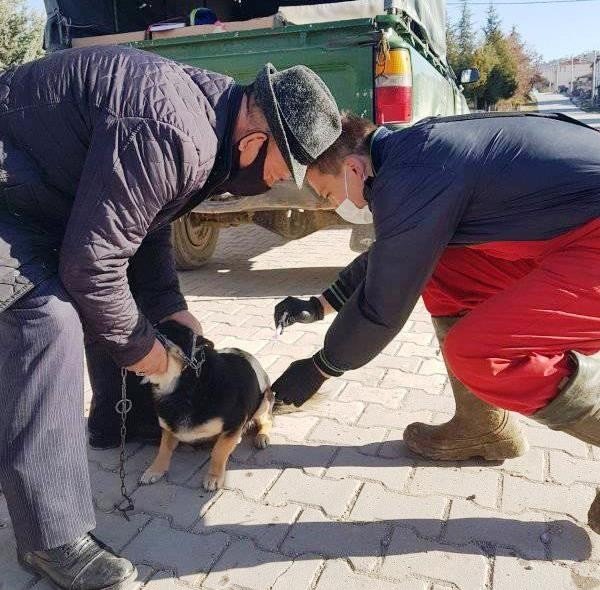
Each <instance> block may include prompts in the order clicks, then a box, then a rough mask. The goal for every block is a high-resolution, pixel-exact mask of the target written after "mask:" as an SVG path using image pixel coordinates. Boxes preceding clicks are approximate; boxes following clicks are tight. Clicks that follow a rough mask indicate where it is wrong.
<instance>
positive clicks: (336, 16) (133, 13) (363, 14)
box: [44, 0, 478, 270]
mask: <svg viewBox="0 0 600 590" xmlns="http://www.w3.org/2000/svg"><path fill="white" fill-rule="evenodd" d="M45 5H46V12H47V23H46V29H45V35H44V43H45V47H46V49H47V50H49V51H54V50H62V49H66V48H69V47H81V46H84V45H95V44H106V43H121V44H126V45H129V46H133V47H137V48H139V49H142V50H145V51H151V52H155V53H157V54H160V55H161V56H164V57H167V58H170V59H173V60H176V61H180V62H182V63H186V64H189V65H192V66H196V67H201V68H205V69H209V70H213V71H217V72H221V73H224V74H228V75H230V76H232V77H233V78H234V79H236V81H238V82H240V83H249V82H251V81H252V80H253V79H254V77H255V75H256V73H257V71H258V70H259V69H260V68H261V67H262V66H263V65H264V64H265V63H267V62H271V63H273V64H274V65H275V67H277V68H278V69H283V68H287V67H290V66H293V65H296V64H304V65H306V66H308V67H310V68H312V69H313V70H314V71H316V72H317V73H318V74H319V75H320V76H321V77H322V79H323V80H324V81H325V83H326V84H327V85H328V86H329V88H330V89H331V92H332V94H333V95H334V97H335V99H336V101H337V103H338V106H339V108H340V110H345V111H351V112H353V113H355V114H358V115H360V116H363V117H368V118H370V119H371V120H373V121H374V122H375V123H376V124H378V125H386V126H391V127H406V126H409V125H412V124H414V123H416V122H417V121H420V120H422V119H424V118H426V117H430V116H445V115H459V114H465V113H467V112H468V106H467V103H466V101H465V98H464V96H463V93H462V85H463V84H467V83H471V82H475V81H476V80H477V79H478V72H477V70H475V69H467V70H464V71H462V72H457V73H456V74H455V73H454V72H453V71H452V68H451V67H450V66H449V65H448V63H447V61H446V41H445V39H446V18H445V0H350V1H341V2H340V1H334V2H331V1H329V2H319V1H315V0H304V1H302V0H291V1H290V0H283V1H273V0H264V1H262V2H257V1H255V0H202V1H201V0H198V1H196V2H194V1H193V0H192V1H190V0H163V1H160V0H154V1H153V2H141V1H139V0H136V1H133V0H95V1H94V2H79V1H78V0H45ZM248 223H254V224H257V225H259V226H261V227H263V228H266V229H268V230H270V231H272V232H274V233H276V234H278V235H280V236H282V237H283V238H285V239H290V240H292V239H298V238H302V237H304V236H306V235H308V234H310V233H312V232H315V231H317V230H320V229H323V228H326V227H332V226H340V225H348V224H347V222H345V221H344V220H342V219H341V218H340V217H339V216H338V215H337V214H336V213H335V210H333V209H332V207H331V205H329V204H328V203H325V202H324V201H323V200H322V199H320V198H319V197H317V195H315V194H314V193H313V192H312V191H311V189H310V188H308V187H305V188H303V189H302V190H301V191H298V190H297V189H296V187H295V186H294V185H292V183H285V182H284V183H280V184H278V185H276V186H275V187H274V188H273V189H272V190H271V191H269V192H268V193H266V194H264V195H258V196H253V197H234V196H233V195H230V194H216V195H213V196H212V197H210V198H209V199H207V200H205V201H204V202H202V203H201V204H200V205H198V206H197V207H196V208H195V209H194V210H193V211H192V212H190V213H188V214H186V215H185V216H183V217H181V218H179V219H178V220H176V221H175V222H174V223H173V233H172V235H173V247H174V252H175V257H176V260H177V265H178V268H179V269H181V270H184V269H195V268H199V267H201V266H202V265H203V264H205V263H206V262H207V261H208V260H209V259H210V257H211V255H212V254H213V252H214V250H215V247H216V245H217V240H218V236H219V230H220V229H221V228H223V227H230V226H239V225H243V224H248ZM372 240H373V232H372V227H369V226H367V227H365V226H354V227H353V229H352V232H351V238H350V247H351V248H352V250H354V251H357V252H360V251H363V250H365V249H367V248H368V247H369V245H370V243H371V242H372Z"/></svg>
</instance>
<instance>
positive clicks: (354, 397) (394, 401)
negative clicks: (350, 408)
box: [338, 383, 406, 410]
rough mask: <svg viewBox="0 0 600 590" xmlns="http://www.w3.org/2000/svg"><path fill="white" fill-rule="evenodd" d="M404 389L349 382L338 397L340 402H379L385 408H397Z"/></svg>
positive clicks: (402, 397)
mask: <svg viewBox="0 0 600 590" xmlns="http://www.w3.org/2000/svg"><path fill="white" fill-rule="evenodd" d="M405 395H406V391H405V390H404V389H400V388H394V389H381V388H380V387H367V386H366V385H362V384H361V383H350V384H349V385H348V386H347V387H346V388H345V389H344V391H342V393H341V394H340V396H339V397H338V400H339V401H341V402H357V401H360V402H365V403H369V404H381V405H382V406H385V407H386V408H389V409H392V410H397V409H398V408H399V407H400V404H401V402H402V400H403V399H404V396H405Z"/></svg>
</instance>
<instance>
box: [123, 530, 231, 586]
mask: <svg viewBox="0 0 600 590" xmlns="http://www.w3.org/2000/svg"><path fill="white" fill-rule="evenodd" d="M228 540H229V539H228V536H227V535H225V534H224V533H213V534H210V535H194V534H192V533H188V532H184V531H177V530H174V529H172V528H170V527H169V525H168V523H167V521H165V520H163V519H156V520H154V521H153V522H151V523H150V524H149V525H148V526H147V527H146V528H145V529H144V530H143V531H142V532H141V533H140V534H139V535H138V536H137V537H136V538H135V539H134V540H133V541H132V542H131V543H130V544H129V545H128V546H127V547H126V548H125V550H124V551H123V555H124V556H125V557H127V558H128V559H130V560H132V561H134V562H136V563H144V564H146V565H152V566H153V567H155V568H157V569H160V570H173V571H174V572H175V575H176V576H177V577H178V578H180V579H181V580H183V581H186V582H189V583H194V581H195V580H197V579H198V577H201V576H202V575H203V574H205V573H207V572H208V571H209V569H210V567H211V566H212V565H213V563H214V562H215V561H216V560H217V558H218V557H219V555H220V554H221V552H222V551H223V550H224V549H225V547H226V546H227V544H228Z"/></svg>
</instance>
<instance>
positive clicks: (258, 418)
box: [252, 389, 275, 449]
mask: <svg viewBox="0 0 600 590" xmlns="http://www.w3.org/2000/svg"><path fill="white" fill-rule="evenodd" d="M274 403H275V396H274V395H273V392H272V391H271V390H270V389H267V390H266V391H265V393H264V397H263V401H262V402H261V404H260V406H259V407H258V410H256V412H255V414H254V416H253V417H252V419H253V420H254V422H255V423H256V427H257V428H258V432H257V433H256V436H255V437H254V446H255V447H256V448H257V449H266V448H267V447H268V446H269V435H270V434H271V428H272V427H273V405H274Z"/></svg>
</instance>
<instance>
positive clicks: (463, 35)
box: [456, 0, 476, 67]
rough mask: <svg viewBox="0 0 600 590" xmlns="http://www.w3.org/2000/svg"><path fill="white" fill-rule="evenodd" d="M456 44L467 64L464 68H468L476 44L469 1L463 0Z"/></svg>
mask: <svg viewBox="0 0 600 590" xmlns="http://www.w3.org/2000/svg"><path fill="white" fill-rule="evenodd" d="M456 42H457V45H458V51H459V53H460V55H461V56H462V59H463V60H464V61H465V62H467V63H466V64H465V66H464V67H466V66H467V65H468V62H469V61H470V60H471V59H472V58H473V52H474V51H475V43H476V39H475V30H474V28H473V14H472V13H471V9H470V8H469V5H468V4H467V0H463V5H462V10H461V13H460V18H459V20H458V24H457V26H456Z"/></svg>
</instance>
